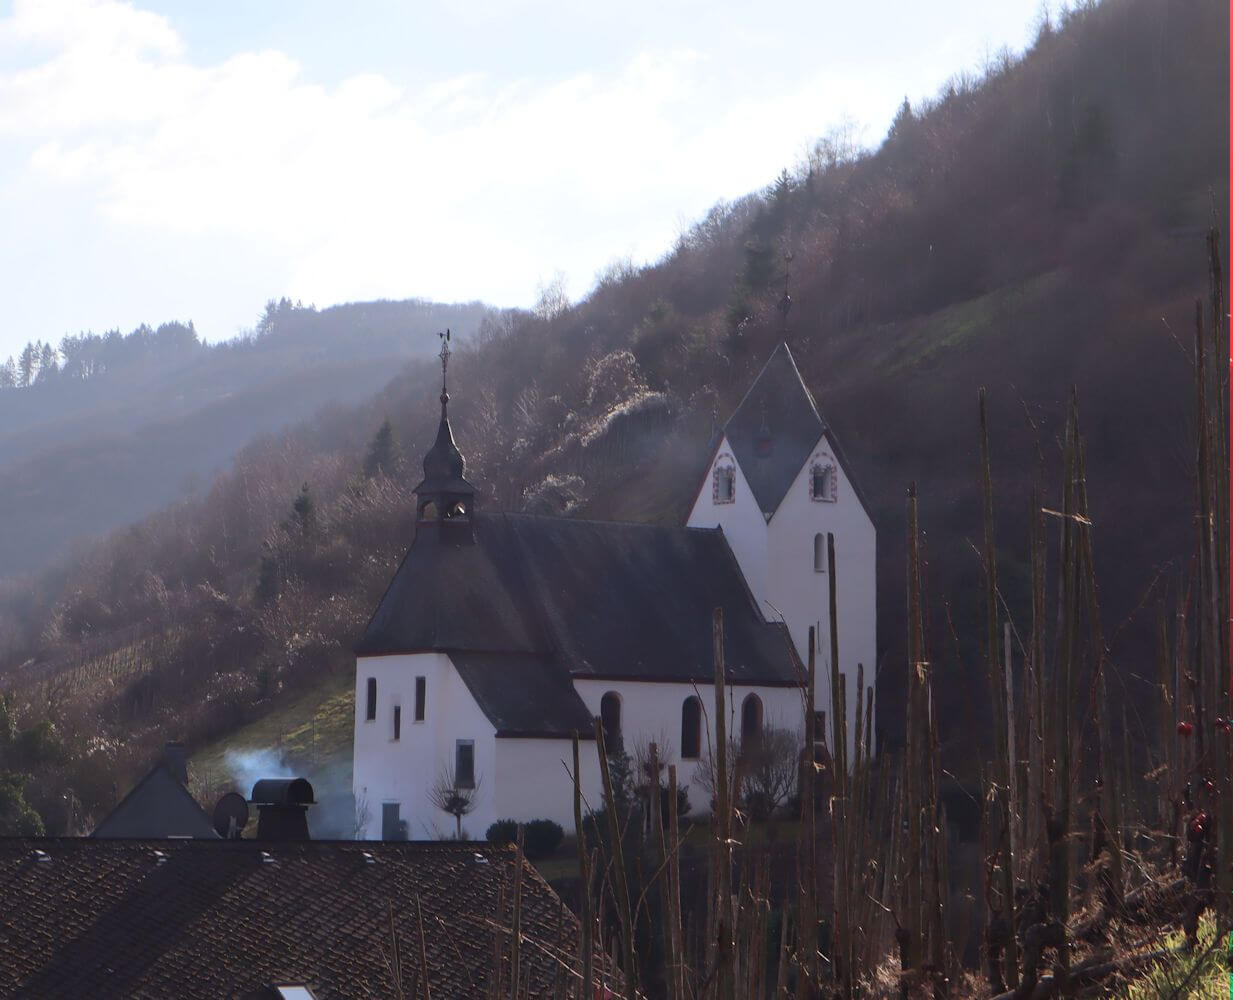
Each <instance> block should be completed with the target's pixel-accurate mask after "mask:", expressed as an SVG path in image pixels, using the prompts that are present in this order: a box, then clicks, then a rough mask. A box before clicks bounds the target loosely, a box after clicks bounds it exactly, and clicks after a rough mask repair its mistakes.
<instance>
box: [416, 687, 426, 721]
mask: <svg viewBox="0 0 1233 1000" xmlns="http://www.w3.org/2000/svg"><path fill="white" fill-rule="evenodd" d="M427 695H428V678H426V677H417V678H415V721H416V722H423V721H424V701H425V699H426V698H427Z"/></svg>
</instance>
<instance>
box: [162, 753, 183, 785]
mask: <svg viewBox="0 0 1233 1000" xmlns="http://www.w3.org/2000/svg"><path fill="white" fill-rule="evenodd" d="M163 767H164V768H165V769H166V771H167V773H168V774H170V775H171V776H172V777H173V778H175V779H176V781H178V782H179V783H180V784H181V785H187V784H188V752H187V751H186V750H185V749H184V744H183V743H168V744H167V745H166V746H165V747H164V748H163Z"/></svg>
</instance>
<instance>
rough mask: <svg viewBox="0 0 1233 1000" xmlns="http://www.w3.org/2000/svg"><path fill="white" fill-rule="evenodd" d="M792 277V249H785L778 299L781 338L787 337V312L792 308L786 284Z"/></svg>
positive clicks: (785, 338)
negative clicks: (781, 323) (781, 293)
mask: <svg viewBox="0 0 1233 1000" xmlns="http://www.w3.org/2000/svg"><path fill="white" fill-rule="evenodd" d="M791 278H792V251H791V250H786V251H784V255H783V298H781V299H780V300H779V305H778V307H777V308H778V309H779V311H780V313H782V314H783V330H782V332H783V339H784V340H787V339H788V313H789V312H791V310H792V296H791V295H789V294H788V284H789V282H790V280H791Z"/></svg>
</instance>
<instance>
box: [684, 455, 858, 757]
mask: <svg viewBox="0 0 1233 1000" xmlns="http://www.w3.org/2000/svg"><path fill="white" fill-rule="evenodd" d="M728 468H732V469H733V475H732V489H731V492H730V494H729V492H728V490H727V488H726V487H725V486H724V485H723V478H724V477H725V476H726V475H727V473H726V470H727V469H728ZM827 469H830V470H832V471H831V473H830V474H831V475H833V476H834V479H833V481H827V480H826V479H825V470H827ZM816 470H821V471H822V472H823V473H824V475H823V481H822V484H821V485H822V487H823V488H822V489H820V490H819V489H816V488H815V487H816V484H815V475H814V473H815V471H816ZM819 494H820V495H819ZM729 496H730V499H729ZM686 523H687V524H688V525H689V526H690V527H708V528H711V527H719V528H722V529H723V532H724V535H725V536H726V538H727V539H728V544H729V546H730V547H731V549H732V552H733V554H734V555H735V556H736V559H737V562H738V563H739V564H740V567H741V572H742V573H743V575H744V577H745V581H746V582H747V583H748V585H749V589H750V591H751V592H752V593H753V595H754V598H755V599H756V600H757V602H758V606H759V607H760V608H761V610H762V613H763V614H764V615H765V616H766V617H767V618H769V619H772V620H779V619H781V618H782V620H783V621H784V622H785V624H786V625H787V626H788V631H789V632H790V633H791V635H792V640H793V643H794V645H795V646H796V650H797V652H798V654H799V655H800V657H801V662H802V663H808V642H809V627H810V626H811V625H815V626H817V627H818V629H817V637H818V639H817V642H818V649H817V671H818V676H817V690H816V699H815V708H817V709H818V710H820V711H824V712H825V713H826V719H827V732H826V741H827V744H828V745H830V744H831V742H832V739H831V725H832V721H833V718H834V716H833V711H832V706H831V686H830V668H831V654H830V650H831V645H830V635H831V632H830V627H831V626H830V611H829V589H828V588H829V577H828V570H827V557H826V543H827V536H828V535H832V536H834V541H835V575H836V578H837V579H836V583H837V591H836V602H837V606H838V612H839V669H840V672H841V674H843V675H845V677H846V685H845V686H846V694H847V699H846V700H847V706H846V714H847V723H848V751H849V759H851V752H852V743H853V740H854V738H855V730H856V726H855V713H856V711H857V704H858V702H857V690H856V680H857V668H858V664H859V665H861V666H863V668H864V683H865V687H866V688H869V687H872V686H873V682H874V674H875V672H876V670H877V659H876V657H877V587H876V566H877V563H876V555H877V543H876V535H875V531H874V526H873V521H872V520H871V519H870V517H869V514H868V512H867V511H866V510H865V507H864V504H862V503H861V500H860V497H859V496H858V495H857V493H856V490H855V488H854V486H853V484H852V482H851V479H850V477H849V475H848V472H847V470H845V469H844V468H843V466H842V465H841V464H840V462H839V460H838V457H837V455H836V449H835V448H834V446H833V444H832V442H831V441H830V439H829V437H828V435H827V434H825V433H823V434H822V436H821V437H820V438H819V440H818V442H817V444H816V445H815V446H814V448H813V450H812V451H811V452H810V455H809V458H808V459H807V460H806V462H805V463H804V464H803V465H802V466H801V468H800V470H799V471H798V472H797V475H796V477H795V479H794V480H793V482H792V485H791V487H790V488H789V489H788V491H787V493H786V494H785V495H784V497H783V499H782V500H781V501H780V503H779V506H778V507H777V508H776V509H775V511H774V512H773V513H771V514H770V516H769V518H768V516H767V515H766V513H764V512H763V511H762V510H761V509H760V508H759V504H758V501H757V499H756V498H755V497H754V495H753V491H752V489H751V488H750V486H749V483H748V481H747V479H746V477H745V474H744V472H743V471H742V470H741V467H740V463H739V462H738V461H737V459H736V458H735V456H734V452H733V449H732V448H731V447H730V445H729V442H728V440H727V438H726V437H725V438H724V439H722V440H721V441H720V443H719V446H718V448H716V450H715V455H714V456H713V458H712V460H711V464H710V467H709V469H708V471H707V474H706V476H705V478H704V480H703V482H702V485H701V487H700V489H699V491H698V495H697V496H696V497H695V499H694V504H693V507H692V508H691V510H690V513H689V518H688V520H687V522H686ZM862 701H863V699H862Z"/></svg>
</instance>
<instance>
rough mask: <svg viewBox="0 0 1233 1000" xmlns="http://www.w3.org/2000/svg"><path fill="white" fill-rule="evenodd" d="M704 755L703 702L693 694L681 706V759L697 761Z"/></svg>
mask: <svg viewBox="0 0 1233 1000" xmlns="http://www.w3.org/2000/svg"><path fill="white" fill-rule="evenodd" d="M701 755H702V702H700V701H699V700H698V699H697V698H695V697H694V696H693V695H692V694H691V695H690V696H689V697H688V698H686V699H685V703H684V704H683V705H682V706H681V759H682V760H697V759H698V757H700V756H701Z"/></svg>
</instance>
